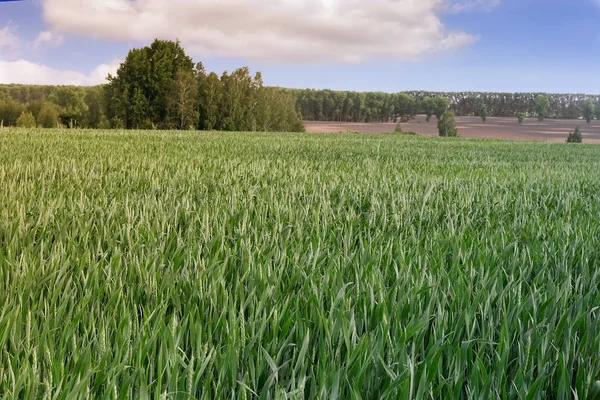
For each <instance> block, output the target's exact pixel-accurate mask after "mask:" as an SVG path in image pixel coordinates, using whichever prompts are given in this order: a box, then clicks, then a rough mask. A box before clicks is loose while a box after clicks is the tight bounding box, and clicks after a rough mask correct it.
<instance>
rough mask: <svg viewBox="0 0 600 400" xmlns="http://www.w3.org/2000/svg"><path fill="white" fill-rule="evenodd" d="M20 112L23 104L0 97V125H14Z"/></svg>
mask: <svg viewBox="0 0 600 400" xmlns="http://www.w3.org/2000/svg"><path fill="white" fill-rule="evenodd" d="M22 112H23V106H22V105H21V104H19V103H17V102H16V101H15V100H13V99H11V98H7V99H2V98H0V124H1V125H2V126H15V125H16V123H17V119H19V116H20V115H21V113H22Z"/></svg>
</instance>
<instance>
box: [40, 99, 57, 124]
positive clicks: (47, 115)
mask: <svg viewBox="0 0 600 400" xmlns="http://www.w3.org/2000/svg"><path fill="white" fill-rule="evenodd" d="M37 123H38V126H39V127H40V128H56V127H57V126H58V111H57V110H56V106H54V104H52V103H44V104H42V108H41V109H40V113H39V115H38V119H37Z"/></svg>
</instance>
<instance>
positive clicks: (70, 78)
mask: <svg viewBox="0 0 600 400" xmlns="http://www.w3.org/2000/svg"><path fill="white" fill-rule="evenodd" d="M119 64H120V63H119V62H118V61H113V62H111V63H109V64H102V65H99V66H98V67H96V68H95V69H94V70H93V71H92V72H90V73H89V74H87V75H86V74H83V73H81V72H77V71H70V70H59V69H54V68H50V67H48V66H45V65H42V64H36V63H32V62H30V61H26V60H18V61H2V60H0V83H21V84H27V85H81V86H89V85H97V84H100V83H106V77H107V76H108V74H109V73H111V74H114V73H115V72H116V71H117V68H118V67H119Z"/></svg>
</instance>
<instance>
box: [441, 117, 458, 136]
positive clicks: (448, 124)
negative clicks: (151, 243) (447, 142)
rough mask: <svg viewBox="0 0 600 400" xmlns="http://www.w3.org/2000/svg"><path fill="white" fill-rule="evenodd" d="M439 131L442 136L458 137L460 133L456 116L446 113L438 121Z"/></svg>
mask: <svg viewBox="0 0 600 400" xmlns="http://www.w3.org/2000/svg"><path fill="white" fill-rule="evenodd" d="M438 131H439V132H440V136H444V137H455V136H458V131H457V130H456V120H455V119H454V114H453V113H452V112H451V111H446V112H445V113H444V114H443V115H442V117H441V118H440V120H439V121H438Z"/></svg>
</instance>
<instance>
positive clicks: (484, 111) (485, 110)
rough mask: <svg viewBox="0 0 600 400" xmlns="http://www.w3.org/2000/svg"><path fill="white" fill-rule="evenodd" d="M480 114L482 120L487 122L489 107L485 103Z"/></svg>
mask: <svg viewBox="0 0 600 400" xmlns="http://www.w3.org/2000/svg"><path fill="white" fill-rule="evenodd" d="M479 116H480V117H481V121H482V122H483V123H485V121H487V117H488V107H487V105H486V104H485V103H483V104H482V105H481V109H480V110H479Z"/></svg>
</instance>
